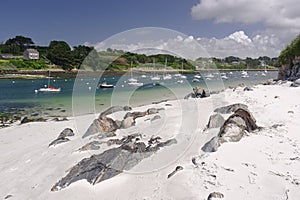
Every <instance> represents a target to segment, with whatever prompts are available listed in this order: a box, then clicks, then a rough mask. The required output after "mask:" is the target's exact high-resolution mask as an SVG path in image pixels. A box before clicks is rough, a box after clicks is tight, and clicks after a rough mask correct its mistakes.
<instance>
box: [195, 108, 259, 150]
mask: <svg viewBox="0 0 300 200" xmlns="http://www.w3.org/2000/svg"><path fill="white" fill-rule="evenodd" d="M258 128H259V127H258V126H257V125H256V120H255V118H254V117H253V116H252V114H251V113H250V112H249V111H248V110H244V109H242V108H239V109H237V110H236V111H235V112H234V113H233V114H232V115H231V116H230V117H229V118H228V119H227V120H226V121H225V122H224V124H223V126H222V127H221V128H220V131H219V133H218V135H217V136H215V137H214V138H212V139H211V140H210V141H209V142H207V143H206V144H205V145H204V146H203V147H202V148H201V149H202V151H204V152H214V151H217V149H218V147H219V146H220V145H221V144H222V143H224V142H238V141H240V140H241V138H242V137H243V136H244V135H245V134H246V131H247V132H251V131H254V130H256V129H258Z"/></svg>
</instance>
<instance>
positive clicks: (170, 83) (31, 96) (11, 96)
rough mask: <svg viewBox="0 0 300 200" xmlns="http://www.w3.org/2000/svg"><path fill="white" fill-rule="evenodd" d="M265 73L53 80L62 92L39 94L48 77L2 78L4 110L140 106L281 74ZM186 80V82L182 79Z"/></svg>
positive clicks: (54, 112)
mask: <svg viewBox="0 0 300 200" xmlns="http://www.w3.org/2000/svg"><path fill="white" fill-rule="evenodd" d="M261 73H262V72H258V71H251V72H248V75H249V77H246V78H242V75H241V72H239V71H235V72H227V73H226V74H223V75H226V76H227V77H228V79H226V80H225V79H222V78H220V74H212V75H213V76H214V77H213V78H210V79H211V80H208V79H207V78H205V77H204V76H205V75H207V74H208V73H203V74H201V75H202V78H201V79H200V82H192V80H193V79H194V75H195V74H186V76H187V79H181V78H179V77H174V76H173V77H172V79H170V80H162V79H161V80H160V81H152V80H151V79H150V78H149V76H147V77H146V78H143V77H141V76H136V77H135V78H137V79H138V80H139V82H143V83H144V85H143V86H142V87H134V86H129V85H128V79H129V78H130V77H129V76H115V77H113V76H111V77H101V78H100V79H99V80H98V79H95V78H84V79H51V85H52V86H54V87H60V88H61V92H59V93H37V94H36V93H35V92H34V90H36V89H39V88H41V87H44V85H46V84H47V83H48V80H47V79H38V80H20V79H18V80H13V79H2V80H0V112H2V113H21V114H24V115H34V116H44V117H45V116H46V117H47V116H48V117H55V116H71V115H73V112H74V111H75V112H76V115H78V114H88V113H94V112H100V111H102V110H104V109H106V108H107V107H110V106H111V105H127V104H129V105H131V106H138V105H143V104H149V103H151V102H154V101H160V100H163V99H176V98H183V97H184V96H185V95H186V94H188V93H190V92H191V88H192V87H194V86H201V87H205V88H208V89H209V90H220V89H224V88H226V87H228V86H237V85H238V84H240V83H244V84H245V85H249V86H250V85H254V84H258V83H261V82H263V81H265V80H268V79H274V78H276V77H277V72H275V71H272V72H271V71H270V72H268V73H266V76H262V74H261ZM179 80H182V83H180V82H178V81H179ZM103 81H106V82H107V83H108V84H113V85H115V88H113V89H101V88H98V89H97V85H98V84H99V83H102V82H103Z"/></svg>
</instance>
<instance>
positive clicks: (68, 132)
mask: <svg viewBox="0 0 300 200" xmlns="http://www.w3.org/2000/svg"><path fill="white" fill-rule="evenodd" d="M74 135H75V134H74V132H73V130H72V129H70V128H65V129H64V130H63V131H62V132H61V133H60V134H59V136H58V137H57V138H65V137H71V136H74Z"/></svg>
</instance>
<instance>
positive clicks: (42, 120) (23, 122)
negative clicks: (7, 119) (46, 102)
mask: <svg viewBox="0 0 300 200" xmlns="http://www.w3.org/2000/svg"><path fill="white" fill-rule="evenodd" d="M45 121H47V120H46V119H44V118H42V117H38V118H34V117H32V118H30V117H23V119H21V122H20V123H21V124H25V123H29V122H45Z"/></svg>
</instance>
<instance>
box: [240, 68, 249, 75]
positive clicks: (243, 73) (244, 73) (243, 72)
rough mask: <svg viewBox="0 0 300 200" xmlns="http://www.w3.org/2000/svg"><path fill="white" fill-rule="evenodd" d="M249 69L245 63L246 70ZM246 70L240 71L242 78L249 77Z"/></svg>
mask: <svg viewBox="0 0 300 200" xmlns="http://www.w3.org/2000/svg"><path fill="white" fill-rule="evenodd" d="M248 69H249V66H248V65H247V71H248ZM247 71H244V70H243V71H242V72H241V74H242V78H249V75H248V72H247Z"/></svg>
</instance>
